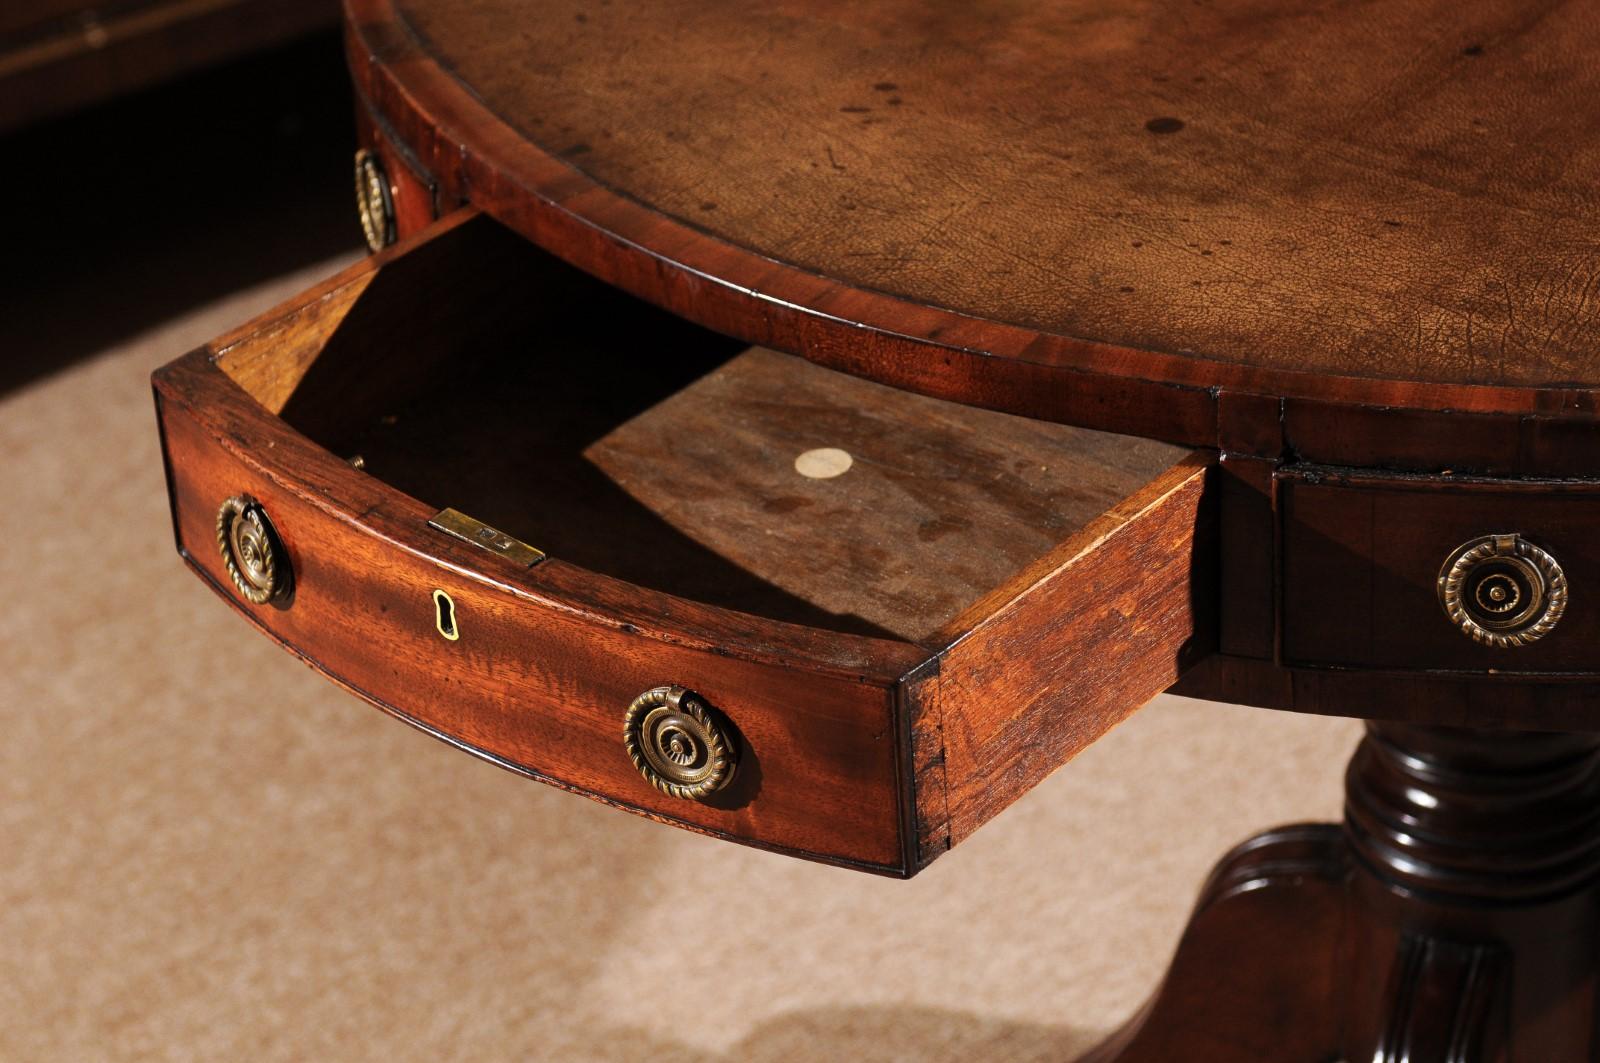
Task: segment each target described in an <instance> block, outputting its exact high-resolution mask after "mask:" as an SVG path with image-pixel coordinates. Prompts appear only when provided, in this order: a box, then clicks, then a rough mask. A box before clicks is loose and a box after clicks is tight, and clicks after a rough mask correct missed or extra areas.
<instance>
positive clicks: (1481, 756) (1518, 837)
mask: <svg viewBox="0 0 1600 1063" xmlns="http://www.w3.org/2000/svg"><path fill="white" fill-rule="evenodd" d="M1597 873H1600V738H1596V737H1594V736H1589V735H1574V734H1538V733H1528V732H1495V731H1475V730H1459V729H1448V728H1437V727H1415V726H1406V725H1399V724H1377V723H1374V724H1369V725H1368V733H1367V736H1366V738H1365V739H1364V740H1363V741H1362V743H1361V745H1360V746H1359V747H1358V748H1357V750H1356V754H1355V757H1354V758H1353V759H1352V760H1351V763H1350V769H1349V772H1348V774H1347V777H1346V811H1345V822H1344V824H1343V826H1342V827H1339V826H1334V825H1331V824H1330V825H1306V826H1295V827H1286V828H1283V829H1280V830H1275V831H1269V832H1267V833H1265V834H1262V835H1259V836H1257V837H1255V838H1253V839H1251V840H1250V841H1248V842H1246V843H1245V844H1244V845H1242V846H1240V847H1239V848H1237V849H1235V850H1234V851H1233V852H1232V853H1230V854H1229V855H1228V856H1227V857H1226V858H1224V859H1223V861H1222V863H1221V864H1220V865H1219V866H1218V867H1217V869H1216V871H1215V872H1214V873H1213V874H1212V876H1211V879H1210V881H1209V882H1208V883H1207V884H1206V887H1205V889H1204V890H1203V892H1202V894H1201V898H1200V902H1199V905H1198V906H1197V908H1196V910H1195V913H1194V916H1193V917H1192V919H1191V920H1190V923H1189V927H1188V929H1187V931H1186V932H1185V934H1184V937H1183V940H1182V942H1181V943H1180V945H1179V946H1178V951H1177V955H1176V957H1175V958H1174V960H1173V963H1172V967H1171V969H1170V971H1169V972H1168V975H1167V979H1166V981H1165V983H1164V984H1163V985H1162V986H1161V988H1160V989H1159V990H1158V991H1157V993H1156V995H1155V997H1154V998H1153V999H1152V1001H1151V1002H1150V1004H1149V1005H1148V1006H1147V1007H1146V1008H1145V1009H1144V1011H1143V1012H1141V1013H1140V1014H1139V1015H1138V1016H1137V1017H1135V1018H1134V1019H1133V1020H1132V1021H1131V1022H1130V1023H1129V1024H1128V1026H1127V1027H1126V1028H1124V1029H1123V1030H1122V1031H1120V1032H1119V1033H1118V1034H1116V1035H1115V1036H1113V1037H1112V1038H1111V1039H1110V1040H1109V1041H1108V1042H1106V1043H1105V1044H1103V1045H1101V1046H1100V1047H1099V1048H1098V1049H1096V1050H1095V1051H1094V1052H1091V1053H1090V1054H1089V1056H1087V1057H1086V1058H1085V1060H1084V1063H1173V1061H1178V1060H1182V1061H1184V1063H1247V1061H1248V1063H1275V1061H1283V1063H1291V1061H1293V1063H1334V1061H1339V1060H1348V1061H1351V1063H1355V1061H1358V1060H1359V1061H1362V1063H1365V1061H1367V1060H1373V1061H1377V1063H1491V1061H1511V1060H1516V1061H1530V1063H1584V1061H1589V1060H1593V1059H1594V1058H1596V1054H1597V1050H1600V1038H1597V1035H1596V999H1595V997H1596V968H1597V959H1600V940H1597V937H1596V911H1597V900H1600V891H1597V877H1596V876H1597Z"/></svg>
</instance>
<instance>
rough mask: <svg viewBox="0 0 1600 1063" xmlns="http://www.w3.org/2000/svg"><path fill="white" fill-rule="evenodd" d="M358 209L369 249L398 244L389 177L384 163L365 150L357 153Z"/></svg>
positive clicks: (373, 249) (375, 249)
mask: <svg viewBox="0 0 1600 1063" xmlns="http://www.w3.org/2000/svg"><path fill="white" fill-rule="evenodd" d="M356 210H357V211H358V212H359V213H360V215H361V231H362V232H363V233H365V234H366V237H367V248H368V249H369V250H371V251H382V250H383V249H384V248H386V247H388V246H389V245H390V244H392V243H394V241H395V222H394V197H393V196H391V195H390V194H389V175H388V174H386V173H384V172H383V160H381V159H379V158H378V156H377V155H376V154H375V153H374V152H372V151H369V150H368V149H366V148H362V149H361V150H360V151H358V152H356Z"/></svg>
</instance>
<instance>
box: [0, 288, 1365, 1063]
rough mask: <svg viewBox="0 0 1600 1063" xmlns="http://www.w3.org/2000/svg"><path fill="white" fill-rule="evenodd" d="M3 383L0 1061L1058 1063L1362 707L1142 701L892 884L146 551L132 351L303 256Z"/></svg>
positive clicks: (1330, 811) (233, 306)
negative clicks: (528, 756)
mask: <svg viewBox="0 0 1600 1063" xmlns="http://www.w3.org/2000/svg"><path fill="white" fill-rule="evenodd" d="M332 266H333V263H328V264H322V265H318V266H315V267H313V268H309V269H304V270H301V271H298V272H297V273H295V274H293V275H290V276H285V277H282V278H280V279H276V280H274V281H272V282H271V283H268V284H265V285H261V286H258V287H255V288H253V289H251V290H248V291H244V292H240V293H238V294H236V295H233V296H230V297H228V298H225V299H222V300H220V301H216V302H213V303H211V304H209V305H206V306H203V307H200V308H197V309H194V310H193V311H191V312H188V313H185V314H183V315H182V316H180V317H178V318H176V319H174V320H171V321H169V322H167V323H166V324H163V325H161V326H159V327H157V328H153V329H151V330H149V331H147V332H145V333H144V334H142V335H139V336H136V337H133V338H131V339H129V340H128V341H127V342H125V343H122V344H119V345H117V346H116V347H114V348H112V349H110V350H107V351H105V352H104V353H103V354H100V355H98V356H96V357H94V358H92V359H90V360H88V361H85V362H82V363H80V364H78V365H76V366H73V367H71V368H67V369H64V370H62V371H59V372H57V373H56V374H54V375H51V376H47V377H44V378H42V379H39V380H37V381H35V382H33V383H32V384H30V385H28V386H26V387H23V388H21V389H20V390H16V391H14V392H12V393H11V394H9V395H7V396H5V397H4V398H3V399H0V500H3V504H0V592H3V595H4V599H5V602H6V608H4V609H0V706H3V714H4V716H3V718H4V722H5V730H6V735H7V737H6V740H5V742H4V743H3V744H0V1059H5V1060H19V1061H21V1060H61V1061H74V1063H75V1061H86V1060H156V1059H175V1060H180V1059H181V1060H199V1059H205V1060H255V1061H268V1060H368V1059H371V1060H378V1059H382V1060H428V1061H437V1060H448V1059H479V1060H482V1059H492V1060H509V1059H551V1060H574V1061H579V1060H596V1061H599V1060H630V1061H631V1060H659V1061H664V1063H676V1061H680V1060H681V1061H684V1063H690V1061H704V1060H707V1059H710V1060H729V1061H732V1060H746V1061H768V1060H836V1059H851V1060H862V1061H878V1060H884V1061H888V1060H912V1059H916V1060H929V1061H934V1060H963V1061H970V1060H974V1059H981V1060H1046V1059H1048V1060H1065V1059H1069V1058H1071V1057H1072V1056H1073V1055H1074V1053H1076V1052H1078V1051H1080V1050H1082V1049H1084V1048H1086V1047H1087V1046H1088V1045H1090V1044H1091V1043H1092V1042H1093V1041H1094V1040H1095V1038H1096V1036H1097V1035H1098V1034H1099V1033H1100V1032H1102V1031H1104V1030H1106V1029H1107V1028H1109V1027H1111V1026H1112V1025H1114V1024H1115V1023H1117V1022H1118V1021H1119V1020H1120V1019H1122V1018H1123V1017H1124V1016H1126V1015H1127V1014H1128V1013H1129V1012H1130V1011H1131V1010H1132V1009H1133V1008H1134V1007H1136V1006H1137V1005H1138V1003H1139V1002H1140V1000H1141V999H1142V997H1143V996H1144V995H1145V994H1146V993H1147V992H1148V991H1149V990H1150V988H1151V987H1152V985H1153V984H1154V982H1155V980H1156V979H1157V978H1158V976H1159V974H1160V972H1161V970H1162V969H1163V967H1164V965H1165V963H1166V960H1167V957H1168V953H1169V950H1170V948H1171V946H1172V944H1173V942H1174V940H1175V936H1176V934H1177V933H1178V931H1179V930H1180V928H1181V927H1182V925H1183V922H1184V919H1185V917H1186V914H1187V908H1188V905H1189V904H1190V901H1191V899H1192V897H1193V893H1194V891H1195V889H1196V888H1197V886H1198V885H1199V883H1200V880H1201V878H1202V877H1203V876H1204V874H1205V872H1206V871H1207V869H1208V868H1209V866H1210V864H1211V863H1212V861H1213V860H1214V859H1215V858H1216V857H1217V856H1218V855H1220V853H1221V852H1222V851H1223V850H1224V849H1225V848H1226V847H1227V846H1229V845H1231V844H1232V843H1233V842H1235V841H1237V840H1239V839H1241V838H1242V837H1243V836H1244V835H1245V834H1246V833H1248V832H1250V831H1253V830H1255V829H1257V828H1261V827H1265V826H1268V825H1271V824H1274V823H1277V822H1281V821H1288V820H1294V819H1301V818H1313V817H1330V816H1334V815H1336V814H1337V812H1338V803H1339V792H1338V779H1339V774H1340V772H1341V770H1342V766H1343V763H1344V760H1345V757H1346V755H1347V753H1348V750H1349V748H1350V746H1351V744H1352V742H1353V740H1354V739H1355V736H1356V727H1355V725H1354V724H1352V723H1349V722H1347V721H1340V720H1326V719H1318V718H1312V717H1300V716H1291V715H1279V714H1274V713H1268V712H1261V711H1254V710H1248V709H1240V708H1229V707H1222V706H1215V705H1208V704H1204V703H1198V702H1187V701H1182V700H1179V699H1175V698H1161V699H1158V700H1157V701H1156V702H1155V703H1154V704H1152V705H1150V706H1149V707H1147V708H1146V709H1145V710H1144V711H1143V712H1141V713H1139V714H1138V715H1136V716H1135V717H1134V718H1133V719H1132V720H1131V721H1130V722H1129V723H1127V724H1125V725H1124V726H1122V727H1121V728H1119V729H1118V730H1117V731H1115V732H1113V733H1112V734H1111V736H1110V737H1109V738H1107V739H1106V740H1105V741H1103V742H1101V743H1100V744H1098V745H1097V746H1095V747H1093V748H1092V749H1091V750H1090V751H1089V752H1088V753H1086V754H1085V755H1084V756H1082V757H1081V758H1079V759H1078V760H1077V761H1076V762H1074V763H1073V764H1071V765H1069V766H1068V767H1067V768H1066V769H1064V770H1063V771H1061V772H1059V773H1057V774H1056V776H1054V777H1053V778H1051V779H1050V780H1049V781H1048V782H1047V783H1045V784H1044V785H1043V786H1041V787H1039V789H1038V790H1036V791H1035V792H1034V793H1032V794H1031V795H1029V796H1028V797H1027V798H1026V799H1024V800H1023V801H1022V802H1021V803H1019V804H1018V805H1017V806H1015V807H1014V808H1012V809H1011V810H1010V811H1008V812H1006V813H1005V814H1003V815H1002V816H1000V817H999V818H998V819H997V820H996V821H995V822H993V823H992V824H990V825H989V826H988V827H986V828H985V829H984V830H982V831H980V832H979V834H978V835H977V836H976V837H975V838H973V839H972V840H971V841H970V842H968V843H967V844H965V845H963V846H961V847H960V848H958V849H956V850H955V851H954V852H952V853H951V854H949V855H948V856H946V857H944V858H943V859H941V860H939V861H938V862H937V863H936V864H935V865H934V866H933V867H932V868H931V869H930V870H929V871H928V872H926V873H925V874H923V875H922V876H920V877H918V878H917V879H915V880H913V881H911V882H909V883H901V882H894V881H890V880H883V879H877V878H873V877H869V876H865V875H859V874H855V873H852V872H846V871H839V870H833V869H829V868H824V867H817V866H812V865H809V864H805V863H801V862H798V861H794V860H789V859H785V858H782V857H778V856H772V855H769V854H765V853H760V852H755V851H751V850H747V849H744V848H742V847H739V846H735V845H729V844H726V843H720V842H715V841H710V840H707V839H704V838H700V837H697V836H694V835H690V834H687V833H682V832H678V831H674V830H670V829H667V828H663V827H660V826H656V825H654V824H651V823H648V822H645V821H643V820H640V819H636V818H634V817H632V816H628V815H625V814H622V813H618V812H614V811H610V810H608V809H605V808H602V807H601V806H599V805H596V804H593V803H591V802H589V801H586V800H584V799H582V798H579V797H574V796H570V795H567V794H562V793H558V792H556V791H553V790H550V789H547V788H544V787H541V786H539V785H537V784H534V783H529V782H526V781H523V780H521V779H518V778H515V777H513V776H511V775H509V774H506V773H503V772H500V771H498V770H496V769H494V768H492V767H489V766H488V765H485V764H482V763H479V762H477V761H475V760H473V759H471V758H469V757H466V756H463V755H461V754H459V753H456V752H454V751H452V750H449V749H447V748H446V747H444V746H443V745H441V744H439V743H437V742H435V741H434V740H432V739H430V738H428V737H426V736H424V735H422V734H419V733H417V732H415V731H412V730H410V729H408V728H406V727H404V726H401V725H400V724H397V723H395V722H394V721H392V720H390V719H388V718H386V717H384V716H382V715H380V714H379V713H378V712H376V711H374V710H372V709H370V708H368V707H366V706H364V705H362V704H361V703H359V702H357V701H356V700H355V699H353V698H351V697H349V696H347V695H345V694H343V693H341V692H339V691H337V690H335V689H334V688H333V687H331V686H330V685H329V684H327V683H326V682H324V681H322V680H320V679H318V678H317V677H315V676H314V675H312V673H310V672H309V671H308V670H307V669H305V668H304V667H303V666H301V665H300V664H298V663H296V662H295V661H294V660H293V659H292V658H290V657H289V656H288V655H287V654H285V653H283V652H282V651H280V650H278V649H276V648H274V647H273V646H271V645H269V644H268V643H267V642H266V641H265V640H263V639H261V638H260V637H258V636H256V635H255V634H253V633H252V632H250V631H249V630H247V629H246V627H245V625H244V624H242V623H240V622H239V621H238V620H237V619H236V618H235V617H233V616H232V615H231V614H230V612H229V611H228V610H227V609H226V608H225V607H224V606H223V605H222V604H221V603H220V602H218V601H216V600H215V599H214V598H213V596H212V594H211V592H210V591H208V590H206V589H204V588H203V587H202V586H201V585H200V584H199V582H198V581H196V580H195V579H194V578H193V577H191V576H190V575H188V573H187V572H186V571H185V570H184V569H183V568H182V567H181V565H180V564H179V562H178V559H177V557H176V555H175V554H174V552H173V548H172V541H171V533H170V529H169V525H168V518H167V510H166V502H165V497H164V492H163V485H162V479H161V471H160V463H159V460H158V455H157V446H156V435H155V431H154V422H153V416H152V412H151V402H150V396H149V388H148V385H147V382H146V377H147V375H148V373H149V372H150V370H151V369H153V368H154V367H155V366H157V365H158V364H160V363H161V362H163V361H165V360H167V359H169V358H171V357H174V356H175V355H177V354H179V353H181V352H182V351H184V350H186V349H188V348H190V347H193V346H195V345H197V344H199V343H201V342H203V341H204V340H205V339H207V338H208V337H209V336H211V335H212V334H215V333H217V332H219V331H221V330H223V329H224V328H226V327H227V326H229V325H231V324H233V323H235V322H237V321H239V320H241V319H243V318H244V317H246V316H247V315H249V314H250V313H252V312H254V311H255V310H257V309H260V308H264V307H265V306H267V305H268V304H270V303H272V302H274V301H275V300H277V299H278V298H280V297H282V296H285V295H287V294H289V293H291V292H292V291H294V290H295V289H296V288H298V287H300V286H302V285H304V284H306V283H307V282H309V281H311V280H313V279H314V278H317V277H319V276H321V275H323V274H325V273H327V272H328V271H329V270H330V269H331V268H332Z"/></svg>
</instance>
